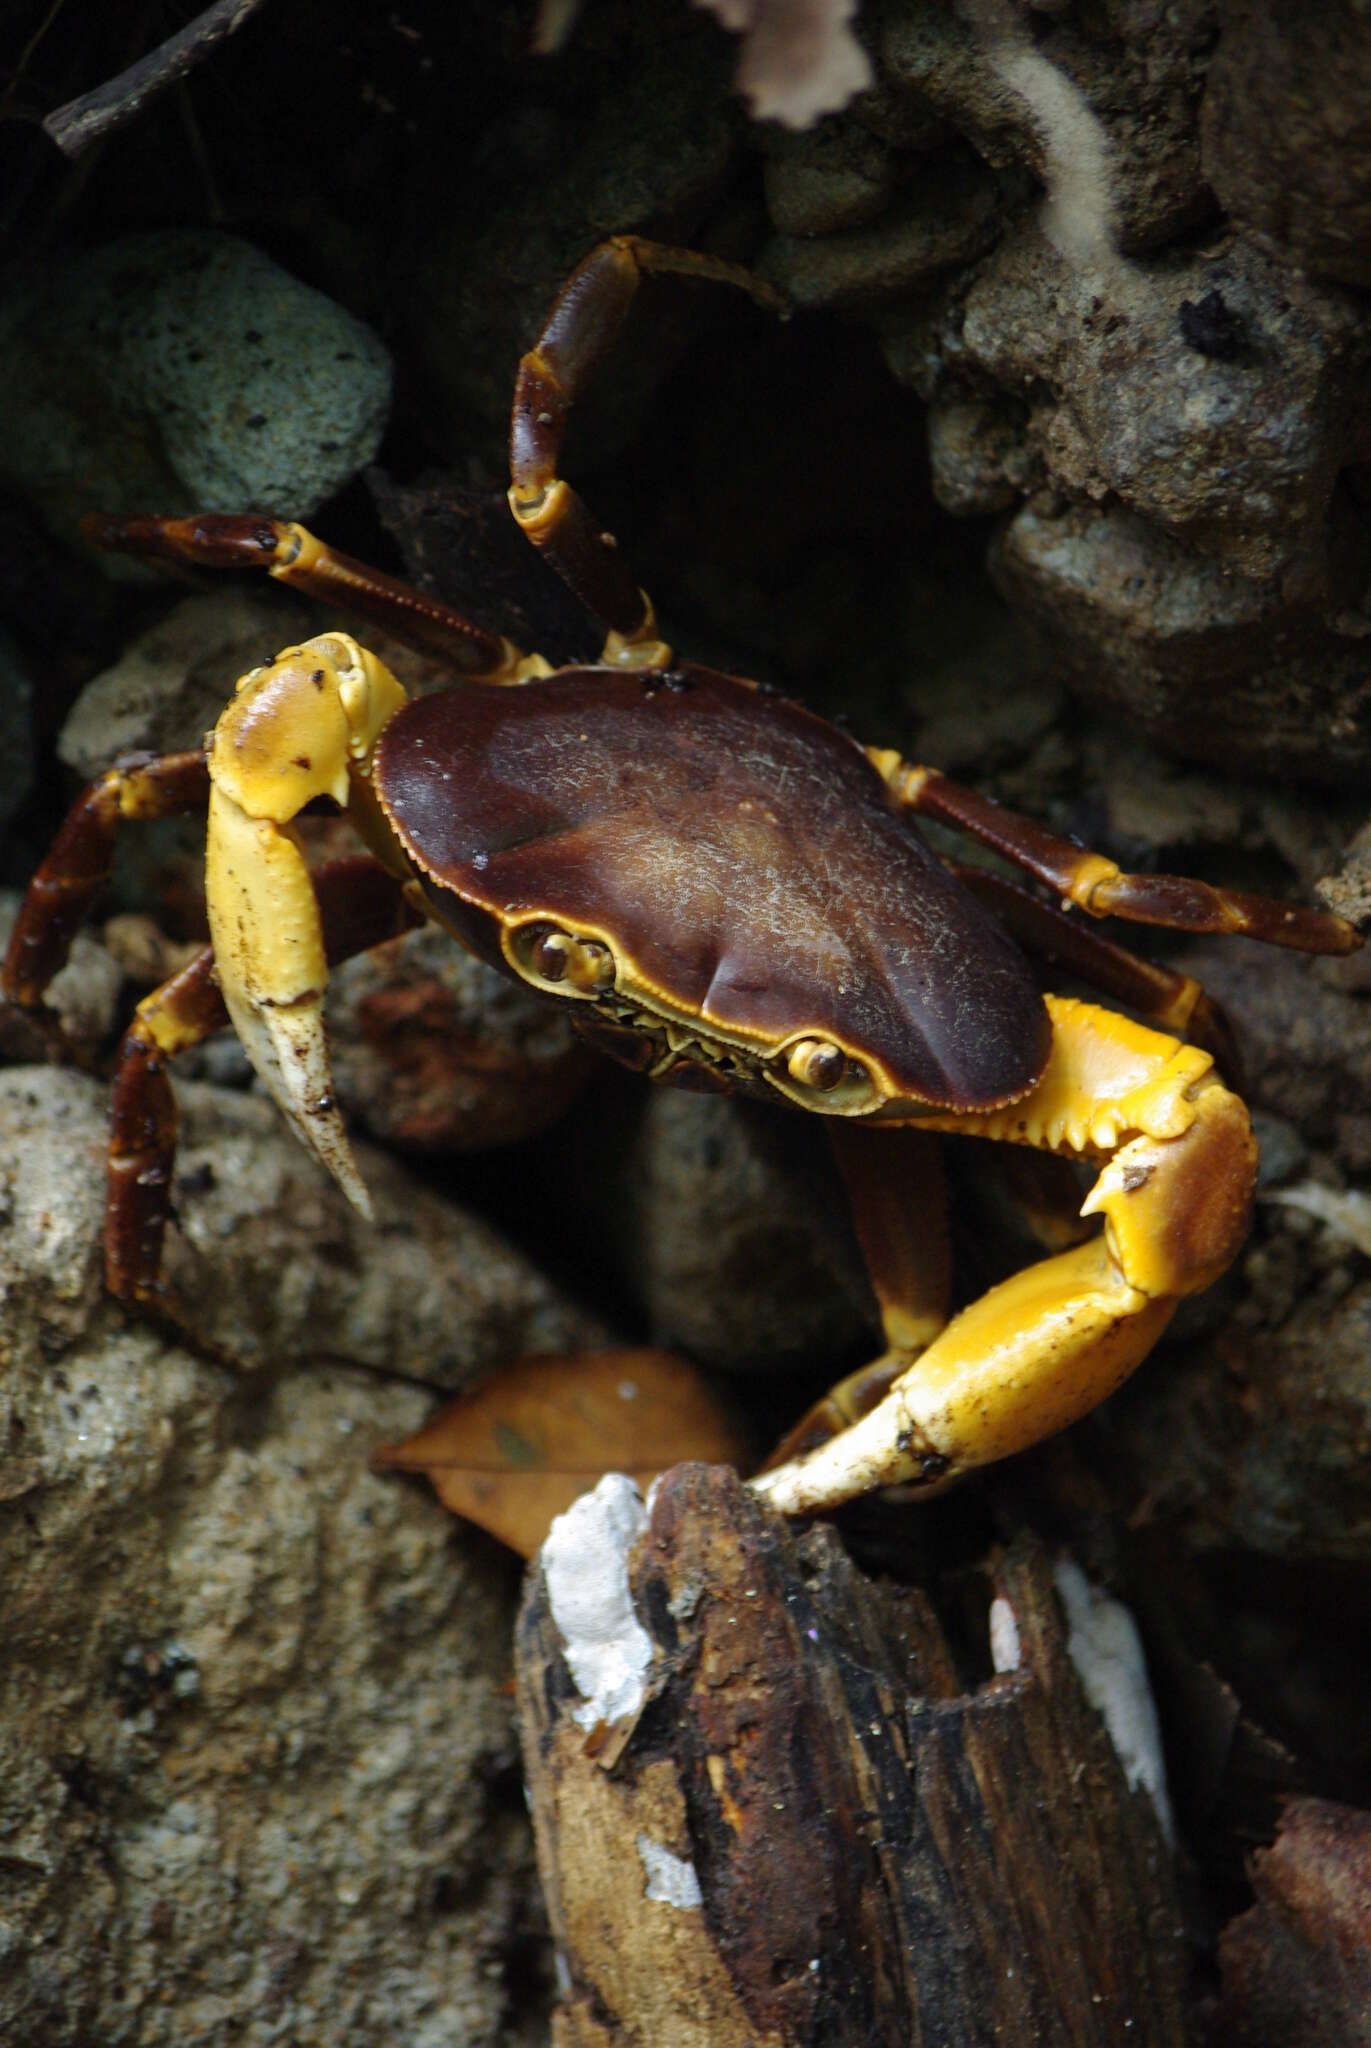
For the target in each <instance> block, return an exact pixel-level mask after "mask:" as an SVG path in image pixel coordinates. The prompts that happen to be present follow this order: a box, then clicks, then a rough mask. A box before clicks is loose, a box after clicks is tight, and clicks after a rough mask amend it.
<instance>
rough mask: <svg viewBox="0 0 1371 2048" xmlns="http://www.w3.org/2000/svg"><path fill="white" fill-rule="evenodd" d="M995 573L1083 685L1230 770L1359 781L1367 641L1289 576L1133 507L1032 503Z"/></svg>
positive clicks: (1368, 709) (1364, 765) (997, 557)
mask: <svg viewBox="0 0 1371 2048" xmlns="http://www.w3.org/2000/svg"><path fill="white" fill-rule="evenodd" d="M990 566H991V572H992V574H993V576H994V579H995V582H996V585H997V587H998V588H999V590H1000V591H1001V592H1002V594H1003V595H1004V597H1005V598H1006V599H1007V600H1008V602H1009V603H1010V604H1011V605H1012V606H1013V607H1014V609H1015V611H1016V612H1017V613H1018V614H1019V615H1020V617H1022V618H1025V619H1028V620H1031V621H1032V622H1033V623H1034V624H1035V625H1036V626H1037V627H1038V629H1039V631H1040V632H1041V633H1042V635H1043V637H1044V638H1045V640H1046V641H1047V644H1048V645H1049V646H1050V647H1051V648H1052V650H1053V651H1054V653H1055V655H1056V657H1057V660H1058V662H1059V664H1060V667H1061V668H1062V670H1063V671H1064V672H1065V673H1066V675H1067V676H1068V677H1069V679H1070V680H1071V682H1072V684H1073V685H1074V687H1075V688H1076V689H1078V690H1079V691H1081V692H1082V693H1083V694H1085V695H1087V696H1089V697H1092V698H1096V699H1098V700H1099V701H1101V702H1102V703H1104V704H1105V705H1107V706H1110V707H1112V708H1114V709H1115V710H1116V711H1117V712H1121V713H1123V714H1124V715H1125V716H1126V717H1127V718H1128V719H1130V720H1132V721H1134V722H1136V723H1137V724H1138V725H1140V726H1141V727H1142V728H1143V729H1144V730H1145V731H1146V732H1147V733H1149V734H1150V735H1151V736H1152V738H1153V739H1155V740H1156V741H1157V742H1158V743H1159V744H1161V745H1163V746H1165V747H1167V748H1168V749H1170V750H1172V751H1173V752H1176V753H1180V754H1184V755H1187V756H1189V757H1190V758H1191V759H1195V760H1201V761H1211V762H1213V763H1214V764H1215V765H1216V766H1218V767H1223V768H1234V767H1236V768H1237V769H1239V770H1248V771H1252V772H1256V773H1258V774H1267V775H1277V776H1281V777H1287V776H1299V777H1301V778H1303V779H1306V780H1309V781H1311V782H1328V783H1339V782H1340V783H1348V784H1352V785H1356V784H1359V783H1361V782H1363V781H1364V780H1365V776H1366V773H1367V769H1368V766H1371V682H1368V672H1367V660H1366V642H1365V640H1364V639H1363V638H1362V637H1360V635H1359V633H1357V632H1353V631H1350V630H1340V624H1341V622H1340V621H1338V622H1334V623H1332V624H1330V623H1329V620H1328V618H1327V616H1326V613H1325V611H1324V609H1323V608H1322V607H1321V606H1319V605H1318V604H1315V603H1310V602H1308V601H1304V600H1297V601H1295V602H1293V603H1292V602H1291V601H1290V600H1289V599H1288V598H1287V597H1286V596H1285V595H1284V594H1283V592H1282V589H1281V585H1280V582H1279V580H1278V579H1260V580H1257V579H1252V578H1248V577H1244V576H1241V575H1237V574H1234V573H1233V571H1232V570H1231V568H1229V567H1228V566H1227V565H1225V564H1223V563H1221V562H1216V561H1214V560H1212V559H1210V558H1209V557H1207V556H1206V555H1203V554H1201V553H1199V552H1197V551H1196V550H1195V549H1193V548H1190V547H1187V546H1185V545H1184V544H1183V543H1181V542H1179V541H1177V540H1174V539H1172V538H1171V537H1170V536H1169V535H1167V534H1166V533H1164V532H1162V531H1160V530H1159V529H1158V528H1157V527H1156V526H1155V525H1154V524H1152V523H1151V522H1150V521H1148V520H1146V519H1143V518H1140V517H1138V516H1137V515H1136V514H1134V513H1131V512H1128V511H1126V510H1125V509H1124V508H1123V507H1122V506H1120V505H1115V504H1106V505H1102V506H1098V507H1097V506H1093V505H1074V506H1069V507H1061V506H1060V505H1059V506H1056V507H1053V508H1051V509H1048V510H1043V509H1039V508H1038V507H1037V506H1035V505H1034V504H1032V503H1030V504H1028V505H1026V506H1024V507H1023V509H1022V510H1021V511H1019V512H1018V513H1017V514H1016V516H1015V517H1014V518H1013V519H1012V520H1011V521H1010V522H1009V524H1008V525H1007V526H1005V527H1004V528H1002V529H1001V531H1000V532H999V533H998V535H997V536H996V538H995V541H994V543H993V545H992V548H991V554H990Z"/></svg>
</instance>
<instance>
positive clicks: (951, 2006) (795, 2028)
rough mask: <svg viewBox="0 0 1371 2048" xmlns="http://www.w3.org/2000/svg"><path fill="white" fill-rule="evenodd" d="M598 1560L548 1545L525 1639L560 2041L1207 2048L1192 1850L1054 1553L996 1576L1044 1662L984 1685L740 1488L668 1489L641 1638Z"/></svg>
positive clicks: (1030, 1652)
mask: <svg viewBox="0 0 1371 2048" xmlns="http://www.w3.org/2000/svg"><path fill="white" fill-rule="evenodd" d="M601 1491H603V1488H602V1489H601ZM597 1497H598V1496H597ZM621 1533H622V1531H621ZM632 1534H633V1532H632V1530H631V1528H630V1529H629V1531H628V1535H629V1537H630V1538H631V1537H632ZM610 1547H611V1548H612V1544H611V1545H610ZM593 1551H594V1542H593V1540H592V1541H591V1542H590V1544H589V1546H588V1547H587V1549H586V1552H585V1554H584V1555H583V1556H582V1555H580V1554H576V1555H574V1556H573V1555H569V1554H568V1553H567V1552H566V1549H565V1547H564V1549H563V1551H562V1552H561V1553H559V1556H558V1559H557V1561H556V1563H555V1564H554V1563H553V1562H552V1561H550V1553H549V1552H548V1551H547V1550H545V1551H544V1553H543V1555H542V1559H541V1560H540V1562H538V1563H535V1565H534V1567H533V1568H532V1570H531V1572H530V1576H529V1584H528V1588H527V1592H526V1597H525V1602H524V1609H523V1613H522V1616H521V1620H520V1627H519V1636H518V1651H517V1665H518V1689H519V1702H520V1711H521V1718H522V1725H523V1733H524V1746H525V1762H526V1768H527V1774H528V1784H529V1792H530V1800H531V1805H532V1811H533V1817H534V1825H535V1828H536V1831H537V1838H538V1855H539V1864H540V1869H541V1872H542V1877H543V1883H544V1887H545V1891H546V1895H547V1902H548V1911H549V1915H550V1919H551V1923H552V1929H553V1935H554V1938H555V1940H556V1943H557V1947H558V1954H559V1976H560V1980H561V1986H562V1993H563V1997H562V2004H561V2008H560V2011H559V2013H558V2015H557V2020H556V2023H555V2032H554V2040H555V2041H556V2042H557V2043H558V2048H611V2044H621V2043H627V2042H634V2043H639V2042H653V2043H657V2042H662V2043H665V2042H670V2043H672V2044H673V2048H743V2044H748V2048H801V2044H804V2048H820V2044H822V2048H846V2044H848V2043H851V2044H853V2048H876V2044H885V2043H890V2044H895V2043H899V2044H900V2048H935V2044H937V2048H954V2044H955V2048H980V2044H985V2048H990V2044H991V2043H994V2044H995V2048H1030V2044H1031V2048H1045V2044H1058V2043H1060V2044H1071V2048H1097V2044H1104V2043H1111V2044H1112V2043H1118V2044H1120V2048H1125V2044H1134V2048H1136V2044H1142V2043H1146V2044H1147V2048H1168V2044H1172V2043H1175V2044H1180V2043H1182V2042H1183V2041H1185V2039H1186V2038H1187V2033H1186V2024H1185V2017H1184V2012H1185V1996H1184V1994H1185V1957H1184V1953H1183V1949H1182V1944H1181V1938H1180V1932H1179V1916H1178V1913H1177V1909H1176V1904H1175V1900H1174V1896H1173V1891H1172V1882H1171V1869H1170V1855H1169V1851H1168V1849H1167V1847H1166V1844H1165V1842H1164V1840H1163V1837H1162V1834H1161V1831H1160V1828H1159V1825H1158V1823H1157V1820H1156V1817H1155V1814H1154V1812H1153V1810H1152V1807H1151V1804H1150V1802H1149V1800H1148V1798H1147V1796H1146V1794H1144V1793H1142V1792H1133V1791H1130V1790H1129V1787H1128V1785H1127V1783H1126V1781H1125V1777H1124V1773H1123V1769H1122V1767H1121V1765H1120V1763H1119V1761H1118V1759H1117V1757H1116V1755H1115V1753H1114V1750H1113V1747H1112V1745H1111V1743H1110V1739H1109V1737H1108V1735H1107V1734H1106V1732H1105V1729H1104V1726H1103V1723H1102V1722H1101V1720H1100V1719H1099V1717H1098V1715H1097V1714H1096V1712H1095V1710H1094V1709H1093V1708H1092V1707H1091V1706H1090V1705H1089V1704H1088V1703H1087V1701H1086V1698H1085V1696H1084V1693H1083V1691H1082V1688H1081V1683H1080V1680H1079V1679H1078V1677H1077V1673H1076V1670H1075V1667H1074V1666H1073V1664H1072V1663H1071V1660H1070V1658H1069V1656H1068V1654H1067V1650H1066V1646H1065V1631H1064V1626H1063V1619H1062V1615H1061V1612H1060V1609H1059V1607H1058V1605H1057V1601H1056V1598H1055V1596H1054V1593H1053V1590H1052V1580H1051V1575H1050V1572H1049V1569H1048V1567H1047V1564H1046V1561H1045V1560H1044V1558H1043V1557H1042V1555H1041V1553H1040V1552H1039V1551H1038V1550H1037V1549H1036V1547H1035V1546H1033V1545H1032V1544H1029V1543H1024V1544H1020V1545H1016V1546H1015V1547H1013V1548H1011V1550H1010V1551H1009V1552H1008V1553H1007V1554H1006V1555H1005V1556H1004V1557H1003V1558H1002V1559H1001V1560H1000V1561H999V1563H998V1564H997V1566H996V1567H995V1568H994V1571H993V1574H992V1578H993V1586H992V1590H993V1592H994V1593H995V1594H996V1595H997V1596H998V1598H999V1599H1001V1600H1003V1601H1004V1602H1007V1603H1008V1606H1007V1609H1006V1608H1001V1609H1000V1610H999V1614H1000V1621H1001V1658H1000V1661H1001V1662H1004V1661H1008V1660H1006V1658H1005V1657H1004V1654H1003V1640H1004V1635H1005V1633H1006V1626H1005V1625H1006V1622H1007V1621H1008V1617H1009V1616H1010V1615H1012V1621H1010V1622H1009V1623H1008V1628H1007V1634H1008V1638H1009V1641H1010V1643H1011V1645H1012V1643H1013V1640H1014V1635H1015V1633H1016V1632H1017V1644H1018V1649H1017V1655H1018V1663H1017V1668H1015V1669H1013V1670H1012V1671H1009V1672H1007V1673H1005V1674H1004V1675H1001V1676H997V1677H991V1678H989V1679H988V1680H987V1681H986V1682H985V1683H984V1684H981V1685H979V1686H977V1687H975V1688H973V1689H970V1690H968V1689H966V1688H964V1687H963V1685H962V1684H961V1682H960V1680H959V1678H958V1674H957V1671H956V1669H955V1666H954V1662H953V1657H952V1654H951V1652H950V1650H949V1647H948V1643H947V1641H946V1639H945V1637H944V1635H943V1631H942V1629H941V1627H940V1626H939V1623H938V1620H937V1618H936V1616H935V1614H934V1611H933V1608H932V1606H931V1605H930V1603H929V1602H928V1600H927V1599H925V1598H924V1596H923V1595H922V1594H920V1593H918V1592H914V1591H909V1590H905V1589H901V1588H896V1587H894V1586H890V1585H884V1584H875V1583H872V1582H871V1581H869V1580H867V1579H866V1578H864V1577H863V1575H862V1574H861V1573H860V1572H859V1571H858V1570H857V1569H856V1568H855V1567H854V1566H853V1564H852V1563H851V1562H850V1560H849V1559H848V1557H847V1555H846V1553H845V1551H844V1550H843V1548H842V1546H841V1544H840V1542H839V1540H838V1538H837V1536H836V1535H835V1534H834V1533H833V1531H832V1530H830V1529H827V1528H822V1527H821V1528H817V1529H814V1530H813V1531H811V1532H809V1533H808V1534H804V1533H801V1532H800V1531H797V1530H794V1529H792V1528H790V1527H788V1526H787V1525H785V1524H784V1523H782V1522H780V1521H779V1520H777V1519H776V1518H775V1517H773V1516H772V1515H770V1514H769V1513H767V1512H765V1511H764V1510H763V1509H762V1508H761V1507H760V1505H759V1504H758V1503H757V1502H756V1501H755V1500H754V1499H753V1498H752V1496H751V1495H749V1494H748V1493H747V1492H746V1491H745V1489H744V1488H743V1487H742V1486H741V1485H740V1484H739V1482H738V1481H737V1480H736V1478H734V1476H733V1475H732V1474H731V1473H730V1472H728V1471H727V1470H724V1469H721V1468H716V1467H707V1466H700V1465H685V1466H679V1467H677V1468H676V1469H675V1470H674V1471H672V1472H671V1473H669V1474H667V1475H666V1477H665V1478H664V1479H663V1480H662V1481H661V1482H660V1484H659V1486H658V1488H657V1490H656V1493H655V1497H654V1501H653V1507H652V1512H651V1516H650V1518H649V1519H648V1521H647V1523H646V1527H645V1529H644V1530H643V1532H642V1534H641V1535H640V1536H639V1537H638V1539H637V1540H636V1541H631V1540H630V1541H629V1542H628V1545H627V1549H626V1566H627V1575H628V1576H627V1581H626V1583H625V1586H624V1592H625V1594H626V1595H627V1594H631V1600H632V1611H631V1612H630V1611H629V1609H628V1607H627V1601H626V1600H625V1605H624V1614H623V1615H622V1616H620V1618H619V1620H618V1621H617V1622H616V1621H615V1620H614V1619H613V1617H612V1615H610V1616H609V1617H608V1618H607V1612H606V1606H605V1603H604V1601H603V1600H600V1601H598V1602H597V1600H596V1598H595V1597H593V1595H592V1594H591V1593H590V1592H589V1590H588V1589H589V1588H590V1586H591V1584H592V1582H593V1581H595V1579H596V1577H597V1574H599V1573H601V1572H602V1571H609V1570H610V1567H609V1565H608V1564H607V1561H606V1559H604V1558H602V1557H601V1558H597V1557H596V1556H595V1555H594V1554H593ZM621 1555H623V1548H622V1546H621ZM623 1568H624V1567H623V1565H622V1564H621V1566H620V1571H621V1573H622V1571H623ZM611 1575H612V1572H611ZM583 1590H585V1598H584V1601H583V1600H582V1592H583ZM610 1605H611V1606H612V1602H611V1603H610ZM635 1615H636V1624H637V1625H639V1626H640V1627H641V1629H642V1630H643V1631H644V1635H643V1637H642V1640H641V1641H640V1642H639V1643H638V1645H637V1648H636V1650H635V1648H634V1646H633V1645H632V1644H628V1645H627V1646H626V1648H625V1652H624V1669H623V1671H622V1672H621V1673H620V1676H619V1684H618V1688H617V1694H616V1692H615V1689H614V1687H613V1686H612V1685H611V1684H610V1683H609V1681H608V1680H606V1681H605V1688H604V1697H603V1701H602V1703H601V1704H602V1705H603V1706H605V1708H606V1710H607V1713H608V1715H609V1717H610V1718H608V1719H605V1720H601V1721H600V1722H599V1724H598V1725H587V1724H588V1723H590V1722H592V1721H593V1720H594V1717H595V1715H596V1712H597V1711H598V1709H597V1705H596V1703H595V1701H594V1699H593V1698H592V1700H591V1701H587V1699H586V1698H585V1697H584V1696H583V1692H584V1690H586V1689H589V1690H591V1691H592V1693H593V1692H594V1681H592V1680H591V1679H590V1678H588V1677H587V1669H588V1668H590V1666H593V1665H594V1664H595V1660H596V1658H597V1656H600V1653H601V1651H603V1650H604V1648H605V1644H604V1642H603V1641H602V1642H601V1643H600V1645H599V1647H598V1648H597V1646H596V1645H595V1643H594V1642H593V1640H592V1639H593V1638H595V1637H596V1635H597V1634H598V1635H600V1636H601V1637H602V1638H604V1637H605V1636H608V1637H611V1638H612V1637H613V1634H614V1630H615V1628H619V1629H620V1630H621V1632H622V1627H623V1621H624V1618H625V1617H626V1618H627V1622H628V1628H629V1631H630V1632H631V1630H632V1628H633V1626H634V1616H635ZM564 1630H565V1631H567V1633H564ZM614 1650H615V1645H614V1643H613V1642H612V1641H611V1642H610V1644H609V1652H610V1654H609V1663H610V1666H613V1662H614V1655H613V1653H614ZM1012 1654H1013V1652H1012V1650H1011V1656H1012ZM568 1656H570V1657H571V1659H572V1663H573V1664H575V1665H576V1667H577V1673H578V1677H579V1680H580V1683H579V1685H578V1683H577V1680H576V1679H574V1678H573V1675H572V1669H571V1667H570V1666H569V1664H568V1661H567V1659H568ZM587 1658H589V1660H590V1665H589V1666H588V1665H587V1662H586V1659H587ZM987 1664H988V1659H987ZM600 1668H601V1669H603V1668H604V1665H603V1659H601V1666H600Z"/></svg>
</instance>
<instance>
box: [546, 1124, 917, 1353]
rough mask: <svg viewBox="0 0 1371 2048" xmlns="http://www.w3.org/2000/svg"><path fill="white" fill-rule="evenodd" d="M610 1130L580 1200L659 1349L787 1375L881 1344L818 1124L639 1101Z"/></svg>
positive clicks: (590, 1163) (588, 1167)
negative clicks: (624, 1122)
mask: <svg viewBox="0 0 1371 2048" xmlns="http://www.w3.org/2000/svg"><path fill="white" fill-rule="evenodd" d="M632 1118H633V1120H632V1123H631V1124H630V1126H629V1128H628V1130H627V1131H626V1132H625V1131H624V1130H622V1129H619V1128H613V1129H609V1128H606V1129H604V1130H602V1132H601V1134H600V1138H601V1143H602V1144H603V1145H604V1146H605V1153H606V1155H607V1156H604V1157H602V1158H601V1159H598V1160H597V1159H596V1158H595V1157H594V1155H593V1154H592V1155H590V1156H589V1157H587V1155H586V1153H585V1151H584V1148H582V1147H580V1146H575V1147H574V1148H573V1149H574V1150H575V1151H576V1154H577V1156H578V1158H580V1159H581V1161H582V1164H583V1166H584V1168H585V1172H584V1178H583V1180H582V1181H581V1182H580V1184H579V1191H578V1200H579V1201H581V1202H583V1203H584V1204H585V1205H586V1206H587V1207H588V1208H589V1209H590V1211H591V1213H592V1214H594V1215H596V1216H597V1217H602V1218H603V1229H604V1230H605V1232H606V1233H607V1235H608V1236H609V1239H610V1242H611V1244H612V1246H613V1248H614V1252H615V1256H616V1257H617V1259H618V1262H619V1263H620V1265H621V1267H622V1270H623V1272H624V1274H625V1277H626V1279H627V1280H628V1283H629V1285H630V1286H631V1287H632V1288H633V1289H634V1291H635V1293H636V1294H637V1295H638V1296H639V1298H640V1299H641V1300H642V1302H643V1304H644V1306H645V1308H646V1310H647V1314H648V1317H649V1321H650V1325H651V1329H652V1334H653V1341H654V1342H656V1343H661V1344H666V1345H668V1346H670V1345H676V1346H679V1347H680V1348H681V1349H682V1350H684V1351H686V1352H688V1353H689V1354H690V1356H691V1357H692V1358H695V1359H698V1360H699V1361H700V1362H701V1363H702V1364H706V1365H713V1366H723V1367H727V1368H729V1369H730V1370H750V1371H766V1372H785V1371H788V1370H793V1369H794V1367H795V1365H796V1363H797V1362H798V1361H808V1362H810V1363H812V1364H815V1365H817V1366H819V1367H823V1366H824V1364H825V1363H828V1364H829V1365H831V1364H832V1361H833V1360H834V1359H835V1358H842V1357H843V1356H845V1355H846V1354H848V1353H851V1352H853V1351H854V1350H855V1352H856V1353H857V1358H856V1359H854V1363H855V1362H858V1360H859V1359H860V1355H861V1353H862V1348H863V1345H864V1344H865V1345H866V1346H867V1347H868V1348H870V1347H871V1346H872V1345H873V1343H874V1330H875V1328H876V1327H877V1326H876V1325H875V1323H874V1302H873V1300H872V1297H871V1292H870V1288H869V1285H868V1283H867V1280H866V1276H865V1270H864V1268H863V1266H862V1263H861V1258H860V1254H859V1253H858V1251H857V1246H856V1241H855V1239H854V1238H853V1236H852V1231H851V1226H850V1224H849V1222H848V1220H847V1216H846V1210H845V1204H844V1198H843V1194H842V1189H841V1185H840V1183H839V1182H838V1180H837V1176H836V1173H835V1171H834V1169H833V1166H832V1163H831V1161H830V1159H829V1157H828V1152H827V1146H826V1145H825V1143H824V1142H823V1137H822V1133H821V1132H815V1131H814V1130H812V1129H811V1128H810V1125H811V1122H812V1121H813V1120H812V1119H808V1118H802V1117H793V1116H787V1115H786V1114H785V1113H784V1112H783V1111H769V1110H767V1109H766V1108H765V1107H764V1106H757V1105H753V1104H749V1103H745V1102H740V1101H738V1100H736V1099H730V1098H728V1097H721V1096H704V1095H690V1094H686V1093H682V1092H680V1091H678V1090H676V1089H670V1088H652V1089H648V1088H644V1089H643V1090H642V1091H641V1093H640V1095H639V1097H638V1099H637V1100H636V1102H635V1103H634V1105H633V1112H632Z"/></svg>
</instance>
